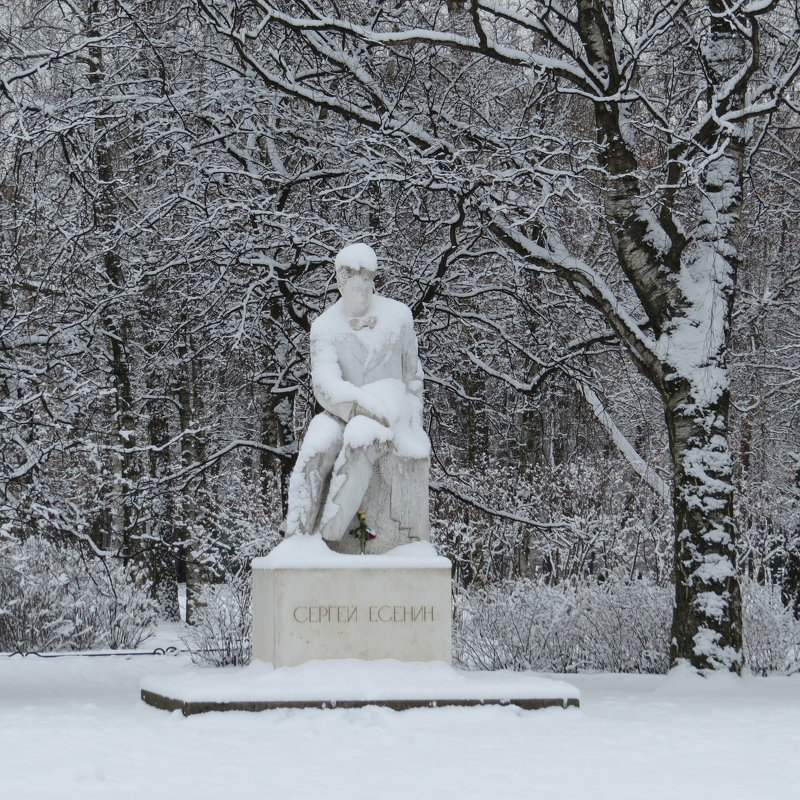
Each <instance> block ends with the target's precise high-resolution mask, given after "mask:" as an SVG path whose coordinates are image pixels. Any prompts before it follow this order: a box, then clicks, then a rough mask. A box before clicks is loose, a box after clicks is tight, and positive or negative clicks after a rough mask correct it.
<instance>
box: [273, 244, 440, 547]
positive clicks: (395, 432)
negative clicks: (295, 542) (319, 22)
mask: <svg viewBox="0 0 800 800" xmlns="http://www.w3.org/2000/svg"><path fill="white" fill-rule="evenodd" d="M377 268H378V262H377V258H376V256H375V252H374V251H373V249H372V248H371V247H369V246H368V245H365V244H351V245H349V246H348V247H345V248H344V249H343V250H342V251H341V252H340V253H339V254H338V255H337V256H336V260H335V269H336V282H337V286H338V288H339V293H340V295H341V297H340V298H339V300H338V301H337V302H336V303H334V304H333V305H332V306H331V307H330V308H328V309H327V310H326V311H325V312H324V313H322V314H321V315H320V316H319V317H318V318H317V319H316V320H315V321H314V323H313V324H312V326H311V379H312V383H313V387H314V395H315V397H316V399H317V401H318V402H319V404H320V405H321V406H322V408H323V409H324V411H323V412H322V413H320V414H318V415H317V416H315V417H314V419H313V420H312V421H311V424H310V425H309V428H308V431H307V432H306V435H305V438H304V439H303V443H302V445H301V447H300V453H299V455H298V457H297V464H296V465H295V469H294V472H293V473H292V477H291V481H290V483H289V509H288V514H287V519H286V533H287V535H290V536H291V535H294V534H316V533H321V534H322V537H323V538H324V539H325V540H327V542H328V543H329V545H330V546H331V548H332V549H334V550H337V551H339V552H353V553H355V552H358V551H359V542H358V541H357V538H356V537H355V536H349V535H348V534H349V533H350V532H352V531H354V530H355V529H357V527H358V517H357V514H358V512H359V511H361V516H363V517H364V518H365V520H366V524H367V526H368V528H369V530H370V531H371V532H372V533H373V534H374V535H375V537H376V538H375V540H374V541H371V542H370V544H369V548H368V549H369V552H371V553H381V552H385V551H386V550H389V549H391V548H392V547H395V546H397V545H400V544H406V543H408V542H412V541H417V540H419V539H428V538H429V525H428V468H429V454H430V443H429V441H428V437H427V436H426V435H425V431H424V430H423V428H422V369H421V367H420V363H419V357H418V355H417V340H416V336H415V334H414V327H413V322H412V318H411V311H410V309H409V308H408V306H406V305H404V304H403V303H399V302H397V301H396V300H390V299H389V298H388V297H382V296H381V295H378V294H375V293H374V283H373V281H374V278H375V273H376V271H377Z"/></svg>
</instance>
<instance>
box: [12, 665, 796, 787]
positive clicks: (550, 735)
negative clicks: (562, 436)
mask: <svg viewBox="0 0 800 800" xmlns="http://www.w3.org/2000/svg"><path fill="white" fill-rule="evenodd" d="M186 668H187V661H186V659H185V657H184V656H178V657H171V656H135V657H130V658H58V659H39V658H36V657H33V656H31V657H28V658H24V659H23V658H20V657H11V658H8V657H0V796H1V797H2V798H7V799H8V800H39V799H40V798H41V799H42V800H44V799H45V798H46V799H47V800H62V799H64V798H66V799H67V800H68V799H69V798H81V800H84V799H85V800H92V799H93V798H103V800H117V799H120V800H122V798H136V799H137V800H142V799H144V798H147V799H148V800H150V799H152V800H159V799H160V798H176V797H177V798H190V800H204V799H205V798H209V799H210V798H213V800H220V799H221V798H222V799H227V798H234V799H235V800H246V799H247V798H258V800H280V799H281V798H291V799H292V800H294V799H295V798H297V799H298V800H299V799H300V798H313V800H339V799H340V798H341V799H342V800H344V799H345V798H346V799H347V800H359V799H360V798H369V800H393V799H394V798H403V800H420V799H423V800H424V799H425V798H437V800H441V799H442V798H459V799H461V798H481V799H484V798H490V799H491V800H507V799H508V798H547V800H558V799H559V798H570V800H582V798H587V800H588V799H590V800H602V798H614V800H621V799H622V798H632V799H634V800H644V799H645V798H646V799H647V800H660V799H661V798H681V800H692V798H698V800H700V798H702V799H703V800H716V798H720V799H721V800H722V799H723V798H724V800H737V798H747V800H752V799H753V798H756V799H758V800H772V798H781V800H784V799H788V798H793V797H798V796H800V788H798V787H800V784H799V783H798V767H800V675H795V676H792V677H775V678H767V679H763V678H752V677H748V678H744V679H741V680H737V679H735V678H730V677H727V676H721V677H719V678H715V679H713V680H702V679H699V678H695V677H692V676H687V675H679V674H678V675H676V674H673V675H671V676H668V677H666V678H664V677H654V676H632V675H578V676H574V675H570V676H567V677H566V679H567V680H568V681H569V682H571V683H573V684H574V685H576V686H577V687H578V688H579V689H580V690H581V695H582V708H581V709H580V710H574V709H571V710H566V711H565V710H562V709H549V710H545V711H519V710H517V709H514V708H508V707H504V708H501V707H482V708H481V707H477V708H443V709H418V710H411V711H403V712H395V711H389V710H386V709H381V708H377V707H367V708H363V709H354V710H340V709H337V710H328V711H311V710H285V711H284V710H282V711H270V712H261V713H257V714H252V713H251V714H249V713H246V712H228V713H212V714H203V715H198V716H193V717H183V716H182V715H181V714H180V713H179V712H174V713H167V712H164V711H159V710H157V709H155V708H151V707H149V706H147V705H145V704H144V703H142V702H141V701H140V700H139V681H140V679H141V678H142V676H145V675H153V674H165V675H168V674H175V673H178V672H180V671H181V670H185V669H186ZM560 677H563V676H560Z"/></svg>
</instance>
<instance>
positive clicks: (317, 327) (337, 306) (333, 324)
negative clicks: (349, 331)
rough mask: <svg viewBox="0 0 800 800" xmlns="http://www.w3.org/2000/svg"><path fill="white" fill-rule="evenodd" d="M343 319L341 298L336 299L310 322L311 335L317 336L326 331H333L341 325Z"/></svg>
mask: <svg viewBox="0 0 800 800" xmlns="http://www.w3.org/2000/svg"><path fill="white" fill-rule="evenodd" d="M343 320H344V315H343V314H342V308H341V300H337V301H336V302H335V303H334V304H333V305H332V306H328V308H326V309H325V310H324V311H323V312H322V313H321V314H320V315H319V316H318V317H317V318H316V319H315V320H314V321H313V322H312V323H311V335H312V336H319V335H325V333H326V332H333V331H334V330H335V329H337V328H340V327H341V326H342V323H343Z"/></svg>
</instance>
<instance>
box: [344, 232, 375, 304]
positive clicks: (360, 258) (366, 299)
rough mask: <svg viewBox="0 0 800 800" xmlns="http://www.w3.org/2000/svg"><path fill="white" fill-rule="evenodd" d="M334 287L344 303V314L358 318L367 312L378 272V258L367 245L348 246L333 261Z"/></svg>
mask: <svg viewBox="0 0 800 800" xmlns="http://www.w3.org/2000/svg"><path fill="white" fill-rule="evenodd" d="M334 268H335V269H336V285H337V286H338V288H339V294H341V296H342V300H343V301H344V307H345V312H346V313H347V314H348V315H349V316H351V317H360V316H361V315H363V314H366V313H367V311H368V310H369V305H370V301H371V299H372V293H373V291H374V288H375V285H374V280H375V273H376V272H377V271H378V257H377V256H376V255H375V251H374V250H373V249H372V248H371V247H370V246H369V245H368V244H361V243H358V244H349V245H347V247H344V248H343V249H341V250H340V251H339V253H338V255H337V256H336V260H335V261H334Z"/></svg>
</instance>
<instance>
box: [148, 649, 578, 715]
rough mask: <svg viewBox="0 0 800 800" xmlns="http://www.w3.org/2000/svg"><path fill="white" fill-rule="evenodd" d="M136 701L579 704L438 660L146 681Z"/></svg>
mask: <svg viewBox="0 0 800 800" xmlns="http://www.w3.org/2000/svg"><path fill="white" fill-rule="evenodd" d="M141 691H142V700H144V702H145V703H148V704H149V705H151V706H155V707H156V708H161V709H164V710H166V711H181V712H182V713H183V715H184V716H190V715H192V714H202V713H204V712H206V711H267V710H270V709H278V708H320V709H324V708H360V707H363V706H372V705H375V706H386V707H387V708H392V709H395V710H397V711H403V710H405V709H409V708H425V707H431V708H432V707H440V706H481V705H512V706H517V707H518V708H522V709H540V708H550V707H556V708H567V707H570V706H575V707H577V706H579V705H580V692H579V691H578V690H577V689H576V688H575V687H574V686H571V685H570V684H568V683H565V682H563V681H555V680H550V679H547V678H540V677H538V676H535V675H530V674H528V673H520V672H468V671H464V670H457V669H454V668H452V667H450V666H449V665H447V664H445V663H443V662H401V661H394V660H378V661H361V660H358V659H335V660H327V661H311V662H309V663H307V664H301V665H299V666H294V667H280V668H278V669H274V668H273V667H272V665H270V664H264V663H258V662H256V663H253V664H251V665H250V666H249V667H243V668H236V667H231V668H225V669H214V670H212V669H207V668H201V667H196V668H193V669H189V670H187V671H186V672H184V673H183V674H180V675H172V676H159V677H153V678H145V679H144V680H143V681H142V684H141Z"/></svg>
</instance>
